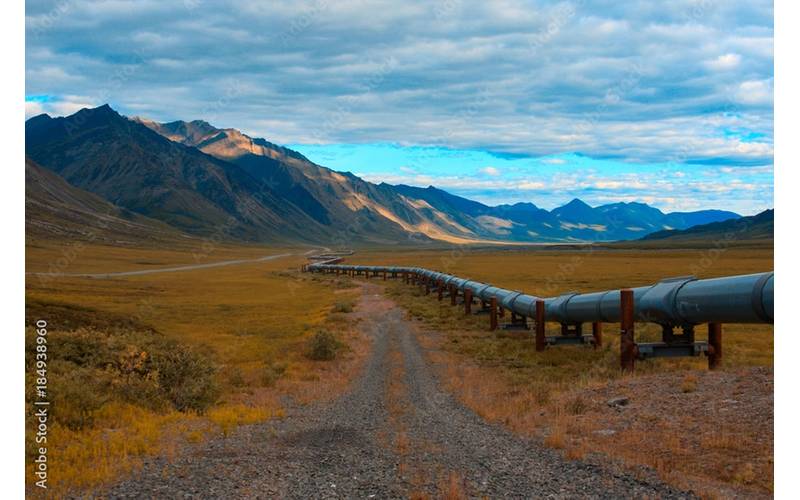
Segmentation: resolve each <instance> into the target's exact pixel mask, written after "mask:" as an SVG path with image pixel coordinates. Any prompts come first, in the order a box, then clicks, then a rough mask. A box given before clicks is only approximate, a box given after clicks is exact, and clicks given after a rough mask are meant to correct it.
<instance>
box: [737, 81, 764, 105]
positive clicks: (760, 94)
mask: <svg viewBox="0 0 800 500" xmlns="http://www.w3.org/2000/svg"><path fill="white" fill-rule="evenodd" d="M735 97H736V100H737V101H739V102H740V103H742V104H772V79H768V80H748V81H746V82H742V83H741V84H740V85H739V88H738V89H737V91H736V94H735Z"/></svg>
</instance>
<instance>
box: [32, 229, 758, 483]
mask: <svg viewBox="0 0 800 500" xmlns="http://www.w3.org/2000/svg"><path fill="white" fill-rule="evenodd" d="M307 251H308V248H294V249H293V248H265V247H255V246H252V247H250V246H241V247H235V246H211V247H209V248H205V249H203V248H196V247H192V246H187V247H186V248H178V249H174V250H153V249H149V248H141V249H136V248H114V247H105V246H99V245H91V244H77V246H75V245H72V244H65V245H55V244H52V243H46V242H44V243H38V242H30V244H29V246H28V247H27V252H26V258H27V269H26V270H27V271H28V272H54V271H55V272H58V273H107V272H117V271H135V270H145V269H157V268H164V267H171V266H180V265H192V264H206V263H211V262H218V261H224V260H232V259H255V258H259V257H263V256H265V255H271V254H282V253H291V254H292V255H291V256H288V257H283V258H280V259H276V260H272V261H264V262H251V263H245V264H239V265H233V266H227V267H218V268H207V269H197V270H190V271H181V272H169V273H155V274H147V275H139V276H125V277H109V278H87V277H70V276H52V275H48V276H44V277H41V276H38V275H35V274H29V275H28V279H27V286H26V324H28V325H32V324H33V323H34V322H35V321H36V320H37V319H46V320H47V322H48V328H49V330H50V333H49V335H50V342H51V345H50V349H51V352H52V353H53V356H54V357H53V360H52V362H51V363H50V371H51V380H52V385H51V387H50V391H51V397H52V398H53V400H54V406H55V408H54V415H55V416H56V417H55V420H54V425H53V427H52V428H51V439H52V442H53V443H57V445H54V446H53V447H52V449H53V451H52V455H51V459H52V460H53V461H58V463H59V467H58V468H54V469H53V471H52V475H51V484H52V488H53V489H54V490H58V491H62V492H78V491H90V490H91V489H92V488H94V487H97V486H99V485H102V484H104V483H107V482H108V481H110V480H112V479H114V478H116V477H118V476H120V475H121V474H125V473H126V472H128V471H130V470H132V469H133V468H135V467H137V465H138V464H139V463H141V461H142V460H143V459H144V458H145V457H147V456H148V455H153V454H163V455H167V456H169V455H170V454H174V453H178V452H179V450H180V449H181V447H182V446H183V445H184V444H185V443H187V442H189V443H192V442H197V441H201V440H203V439H206V438H207V437H208V436H211V435H215V434H220V433H221V434H227V433H228V432H230V431H231V430H232V429H233V427H235V426H237V425H240V424H246V423H252V422H257V421H261V420H265V419H268V418H271V417H274V416H279V415H281V414H282V412H283V403H282V402H283V399H282V398H283V397H285V396H287V395H288V396H290V397H291V398H292V400H293V401H295V402H297V403H300V404H302V403H306V402H310V401H313V400H319V399H325V398H332V397H335V395H336V394H339V393H341V391H342V390H344V388H345V387H347V384H348V382H349V381H350V380H351V379H352V378H353V377H354V374H355V373H357V371H358V370H359V366H360V361H361V360H363V358H364V356H365V353H366V352H367V351H368V349H369V347H368V345H367V341H366V340H365V339H364V338H363V337H361V336H359V335H358V333H357V332H356V329H355V328H354V325H353V320H352V317H351V316H350V312H351V311H352V310H353V308H354V307H357V300H358V293H359V289H358V288H357V287H356V286H355V285H354V284H353V283H352V282H351V281H350V280H349V279H347V278H332V277H330V276H324V275H313V274H307V273H299V272H298V271H297V270H298V268H299V267H300V265H301V264H303V263H305V262H306V256H305V253H306V252H307ZM348 262H352V263H359V264H362V263H363V264H368V263H376V264H378V263H379V264H399V265H403V264H406V265H416V266H423V267H428V268H433V269H438V270H441V271H445V272H450V273H453V274H457V275H459V276H464V277H471V278H474V279H478V280H482V281H486V282H490V283H493V284H496V285H499V286H503V287H506V288H512V289H518V290H524V291H527V292H530V293H534V294H539V295H545V296H548V295H556V294H559V293H563V292H567V291H582V292H583V291H594V290H603V289H608V288H617V287H621V286H637V285H643V284H648V283H652V282H654V281H656V280H658V279H660V278H663V277H668V276H676V275H686V274H696V275H698V276H700V277H711V276H721V275H728V274H742V273H749V272H759V271H765V270H770V269H772V251H771V249H734V248H731V249H727V250H724V251H713V250H707V249H706V250H703V249H698V250H669V251H656V250H630V249H624V250H597V249H595V250H592V249H580V248H572V249H560V250H554V249H521V248H516V249H507V250H505V249H504V250H499V249H482V250H470V249H463V248H458V249H455V250H452V251H451V250H443V249H438V250H424V251H423V250H403V249H394V250H393V251H391V252H388V251H386V250H364V251H359V252H358V253H357V254H356V255H354V256H352V257H349V258H348ZM381 283H382V282H381ZM382 284H383V283H382ZM386 293H387V294H388V295H389V296H390V297H391V298H393V299H394V300H395V301H396V302H398V303H399V304H400V305H402V306H403V307H405V308H406V309H407V310H408V311H409V314H410V315H411V316H412V317H415V318H417V319H418V320H420V321H421V322H422V324H423V325H424V327H425V329H426V331H428V332H429V333H428V334H427V335H426V336H425V338H423V339H421V341H422V342H423V344H424V345H425V346H427V347H428V348H429V352H430V356H431V358H432V359H433V361H435V362H436V363H437V366H439V367H440V369H441V372H442V376H443V380H444V381H445V383H446V384H447V385H448V387H449V388H450V389H451V390H452V391H453V392H454V393H455V394H457V395H458V396H459V397H460V399H461V400H462V401H463V402H464V403H465V404H466V405H467V406H469V407H471V408H473V409H474V410H475V411H476V412H478V413H479V414H480V415H482V416H483V417H485V418H487V419H489V420H492V421H497V422H501V423H503V424H504V425H507V426H508V427H510V428H511V429H513V430H514V431H516V432H519V433H522V434H528V435H535V436H539V437H541V438H542V439H544V440H545V442H546V443H547V444H548V445H550V446H554V447H557V448H562V449H564V452H565V453H566V454H567V455H568V456H571V457H584V458H592V457H593V456H594V455H596V454H597V452H599V453H602V455H600V456H601V457H603V458H601V459H607V458H606V457H609V456H610V457H614V458H615V459H619V460H622V461H624V462H626V463H629V464H631V465H637V464H642V465H649V466H652V467H655V468H656V469H657V470H658V471H659V472H661V473H662V475H663V476H665V477H667V478H668V479H670V480H671V481H673V482H676V483H678V484H682V485H688V487H692V488H695V489H696V491H703V492H709V493H708V494H710V495H712V496H713V495H714V494H715V492H716V493H719V492H734V493H742V492H744V493H747V494H755V495H759V494H768V493H769V492H770V490H771V485H772V469H771V460H772V433H771V431H770V430H767V431H765V430H764V425H765V423H766V422H770V427H771V419H772V416H771V412H772V399H771V396H772V389H771V383H772V371H771V367H772V353H773V343H772V342H773V336H772V327H771V326H740V325H729V326H726V327H725V337H724V341H725V346H724V347H725V359H724V365H723V370H722V371H721V372H720V373H713V374H709V373H707V372H706V371H705V359H679V360H655V361H648V362H642V363H639V364H638V365H637V372H636V375H635V376H633V377H624V378H623V377H621V376H620V373H619V370H618V364H617V362H618V358H617V349H618V347H617V346H618V344H617V343H616V338H615V336H614V334H613V333H614V332H615V331H616V330H617V326H616V325H606V326H605V339H606V345H605V347H604V348H602V349H600V350H597V351H594V350H592V349H591V348H583V347H559V348H550V349H548V351H547V352H545V353H542V354H537V353H535V351H534V350H533V345H532V341H531V339H530V337H529V335H526V334H525V333H519V332H516V333H513V332H508V333H489V332H487V324H488V320H487V318H486V317H485V316H471V317H464V316H463V313H462V312H461V310H460V309H459V308H451V307H450V306H449V305H448V304H449V303H448V301H446V300H445V301H444V302H442V303H439V302H437V301H436V299H435V297H434V296H424V294H421V293H420V292H419V290H414V289H413V288H411V287H409V286H405V285H402V284H401V283H400V282H399V281H394V282H387V283H386ZM553 328H555V325H553ZM320 331H326V332H330V333H332V334H333V336H332V338H333V340H330V339H329V337H328V336H325V335H322V336H320V335H318V332H320ZM703 333H704V332H703V330H702V329H701V330H699V338H701V339H702V338H703ZM637 334H638V335H639V338H640V339H655V338H657V335H658V332H657V330H656V329H655V328H653V327H652V326H644V325H641V326H638V327H637ZM26 338H27V340H28V344H29V345H30V343H31V340H32V338H33V331H32V328H31V327H30V326H29V327H28V328H27V329H26ZM312 352H313V353H316V355H313V356H312V355H311V353H312ZM329 356H334V357H335V359H334V360H333V361H317V360H314V359H312V358H314V357H317V358H319V359H324V358H327V357H329ZM178 367H181V369H178ZM754 370H756V371H754ZM757 370H761V371H757ZM167 382H168V383H167ZM26 385H27V386H31V385H32V384H31V383H27V384H26ZM756 385H757V387H754V386H756ZM170 387H173V388H175V389H174V390H171V389H170ZM654 388H657V390H656V389H654ZM619 395H623V396H626V397H629V398H630V400H631V405H630V406H629V407H627V408H625V409H624V410H618V409H612V408H609V407H608V406H607V405H606V404H605V401H606V400H607V399H609V398H612V397H615V396H619ZM759 398H760V399H759ZM723 400H729V401H734V400H735V401H740V402H742V403H744V404H741V405H740V408H734V409H732V410H731V409H728V408H727V407H725V404H723V403H720V402H721V401H723ZM709 402H711V403H713V404H715V405H717V406H720V405H721V406H720V407H717V406H715V407H714V408H711V409H709V408H708V404H710V403H709ZM765 405H766V406H768V408H767V410H765V411H766V413H762V414H759V413H758V411H759V409H760V408H762V407H763V406H765ZM726 411H729V413H728V414H726V413H725V412H726ZM748 411H749V412H750V413H749V414H747V413H746V412H748ZM743 412H744V413H743ZM29 413H30V412H29ZM743 414H746V415H747V416H748V418H750V419H752V420H756V419H760V420H759V424H758V425H756V423H754V422H752V421H749V422H747V421H745V422H740V421H738V420H736V419H731V418H729V417H728V415H743ZM709 416H711V419H716V420H715V421H716V424H715V426H714V431H713V432H710V431H708V425H707V424H708V422H709V420H710V419H709ZM654 429H655V432H654V431H653V430H654ZM401 445H402V443H398V444H397V446H401ZM30 447H32V443H29V449H30ZM28 463H30V460H29V461H28ZM31 472H32V471H31V470H29V474H30V473H31ZM726 488H728V489H727V490H726ZM723 496H724V494H723Z"/></svg>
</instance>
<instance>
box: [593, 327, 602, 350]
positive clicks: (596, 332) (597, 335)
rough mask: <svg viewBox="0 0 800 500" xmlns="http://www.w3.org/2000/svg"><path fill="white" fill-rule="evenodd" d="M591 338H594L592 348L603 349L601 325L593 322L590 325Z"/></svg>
mask: <svg viewBox="0 0 800 500" xmlns="http://www.w3.org/2000/svg"><path fill="white" fill-rule="evenodd" d="M592 337H593V338H594V348H595V349H597V348H598V347H603V323H601V322H600V321H595V322H594V323H592Z"/></svg>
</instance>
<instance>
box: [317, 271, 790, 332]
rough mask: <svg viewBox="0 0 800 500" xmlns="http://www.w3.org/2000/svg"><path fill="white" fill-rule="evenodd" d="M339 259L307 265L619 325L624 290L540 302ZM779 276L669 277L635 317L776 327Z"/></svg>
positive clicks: (442, 277) (577, 321)
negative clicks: (408, 280)
mask: <svg viewBox="0 0 800 500" xmlns="http://www.w3.org/2000/svg"><path fill="white" fill-rule="evenodd" d="M337 260H340V259H330V260H327V261H324V262H318V263H313V264H308V265H307V266H306V267H305V269H306V270H307V271H310V272H324V271H335V270H336V269H339V270H340V271H355V272H357V273H361V272H364V273H383V272H386V273H389V274H391V275H392V276H397V275H400V274H404V273H405V274H407V275H411V276H415V277H417V278H421V279H424V280H425V281H426V282H428V283H433V284H439V285H440V286H444V287H445V289H448V288H450V287H453V288H454V289H455V290H458V291H460V292H465V291H466V290H469V291H470V292H471V295H472V297H474V298H477V299H480V300H481V301H484V302H489V301H490V300H491V299H492V298H494V299H495V300H496V301H497V304H498V306H500V307H503V308H504V309H506V310H509V311H512V312H514V313H516V314H519V315H521V316H523V317H528V318H535V317H536V302H537V300H544V304H545V316H546V318H547V320H548V321H557V322H559V323H561V324H562V325H581V324H582V323H589V322H610V323H616V322H619V321H620V290H608V291H603V292H593V293H584V294H579V293H566V294H563V295H560V296H558V297H550V298H544V299H542V298H540V297H536V296H534V295H527V294H525V293H522V292H518V291H514V290H506V289H504V288H498V287H495V286H492V285H490V284H487V283H481V282H479V281H472V280H469V279H464V278H459V277H458V276H453V275H450V274H445V273H439V272H436V271H432V270H430V269H424V268H421V267H399V266H353V265H337V264H335V263H334V262H335V261H337ZM774 287H775V273H774V272H766V273H758V274H746V275H740V276H727V277H723V278H711V279H702V280H701V279H697V278H695V277H694V276H683V277H679V278H667V279H663V280H661V281H659V282H658V283H655V284H653V285H649V286H642V287H637V288H634V289H633V290H632V292H633V300H634V317H635V318H636V320H637V321H642V322H650V323H657V324H660V325H662V326H665V327H678V326H679V327H687V326H689V327H690V326H693V325H698V324H701V323H772V322H773V321H774V302H773V296H774Z"/></svg>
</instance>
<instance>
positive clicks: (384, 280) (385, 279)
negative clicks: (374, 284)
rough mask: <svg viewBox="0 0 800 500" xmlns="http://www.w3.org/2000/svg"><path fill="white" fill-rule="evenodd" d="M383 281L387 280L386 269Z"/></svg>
mask: <svg viewBox="0 0 800 500" xmlns="http://www.w3.org/2000/svg"><path fill="white" fill-rule="evenodd" d="M383 281H386V271H384V272H383Z"/></svg>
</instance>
